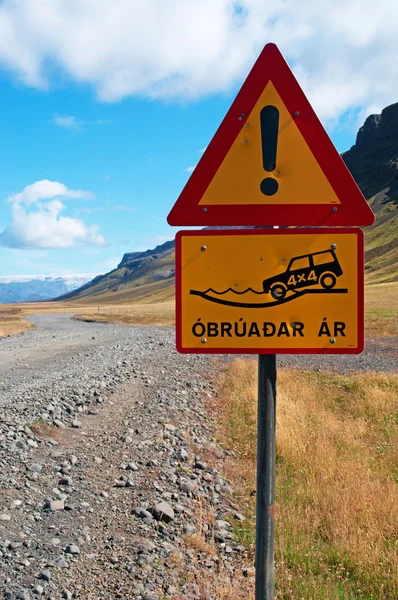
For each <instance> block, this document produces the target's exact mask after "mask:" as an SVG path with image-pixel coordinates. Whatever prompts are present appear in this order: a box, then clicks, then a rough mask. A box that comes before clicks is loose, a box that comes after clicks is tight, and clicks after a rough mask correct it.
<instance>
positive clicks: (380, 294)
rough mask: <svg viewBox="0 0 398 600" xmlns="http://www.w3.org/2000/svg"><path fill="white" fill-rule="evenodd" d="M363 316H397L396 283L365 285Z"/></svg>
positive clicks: (397, 288) (397, 284)
mask: <svg viewBox="0 0 398 600" xmlns="http://www.w3.org/2000/svg"><path fill="white" fill-rule="evenodd" d="M365 314H366V316H369V317H383V316H392V315H394V314H396V315H397V316H398V282H397V281H395V282H392V283H380V284H376V285H366V286H365Z"/></svg>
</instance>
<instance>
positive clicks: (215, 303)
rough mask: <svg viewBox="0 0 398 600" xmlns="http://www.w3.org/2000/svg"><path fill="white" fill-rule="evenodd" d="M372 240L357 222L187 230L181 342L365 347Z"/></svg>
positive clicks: (215, 348) (319, 349)
mask: <svg viewBox="0 0 398 600" xmlns="http://www.w3.org/2000/svg"><path fill="white" fill-rule="evenodd" d="M363 247H364V240H363V232H362V231H361V230H360V229H356V228H355V229H354V228H335V229H316V228H311V229H285V230H281V229H279V230H273V229H253V230H225V231H219V230H213V231H212V230H209V231H207V230H206V231H204V230H202V231H180V232H179V233H178V234H177V237H176V302H177V324H176V328H177V349H178V350H179V351H180V352H194V353H207V352H208V353H227V354H230V353H256V354H275V353H298V354H304V353H317V354H323V353H325V354H338V353H345V354H350V353H360V352H362V350H363V343H364V331H363V311H364V308H363V302H364V300H363Z"/></svg>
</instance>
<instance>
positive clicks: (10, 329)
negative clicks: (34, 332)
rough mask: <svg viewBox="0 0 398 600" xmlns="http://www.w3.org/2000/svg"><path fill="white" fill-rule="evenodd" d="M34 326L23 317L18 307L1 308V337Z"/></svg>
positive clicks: (27, 329)
mask: <svg viewBox="0 0 398 600" xmlns="http://www.w3.org/2000/svg"><path fill="white" fill-rule="evenodd" d="M33 327H34V326H33V325H32V323H29V321H25V319H23V318H22V315H21V311H20V309H18V308H0V338H1V337H6V336H8V335H15V334H17V333H23V332H24V331H29V329H32V328H33Z"/></svg>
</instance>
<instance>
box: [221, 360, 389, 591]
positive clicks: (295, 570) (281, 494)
mask: <svg viewBox="0 0 398 600" xmlns="http://www.w3.org/2000/svg"><path fill="white" fill-rule="evenodd" d="M220 392H221V394H220V400H219V404H220V405H219V409H220V414H221V423H220V436H221V438H222V441H223V443H224V444H225V445H227V447H229V448H231V449H233V450H235V451H236V452H237V455H238V458H237V459H236V460H235V462H234V464H233V465H231V469H230V473H229V474H228V476H229V477H230V478H231V479H233V480H234V483H235V487H237V489H238V491H239V490H240V492H241V503H242V506H243V507H244V510H245V511H246V514H247V515H248V516H249V519H248V520H247V521H245V522H244V524H243V527H242V526H241V528H240V530H238V531H237V533H238V535H240V536H241V538H242V541H244V542H245V543H247V544H252V543H253V541H254V520H253V515H254V514H255V513H254V499H253V497H251V496H250V491H251V490H253V489H254V488H255V452H256V413H257V408H256V407H257V400H256V397H257V369H256V365H255V363H254V362H253V361H247V360H237V361H235V362H234V363H233V366H232V367H231V368H230V369H228V370H227V371H226V373H225V374H224V376H223V382H222V385H221V390H220ZM277 404H278V412H277V423H278V433H277V532H276V582H277V598H278V599H284V600H288V599H289V600H302V599H303V600H304V599H305V600H312V599H313V600H320V599H322V600H343V599H344V600H354V599H355V600H357V599H361V600H371V599H372V600H373V599H378V600H392V599H393V598H397V597H398V547H397V541H398V540H397V535H398V491H397V482H398V454H397V451H398V443H397V442H398V416H397V409H398V377H396V376H394V375H386V374H364V375H351V376H337V375H332V374H328V373H309V372H300V371H296V370H281V371H280V375H279V384H278V399H277Z"/></svg>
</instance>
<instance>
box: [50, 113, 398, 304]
mask: <svg viewBox="0 0 398 600" xmlns="http://www.w3.org/2000/svg"><path fill="white" fill-rule="evenodd" d="M342 158H343V160H344V162H345V163H346V165H347V166H348V168H349V169H350V171H351V173H352V175H353V176H354V178H355V180H356V181H357V183H358V185H359V187H360V188H361V190H362V192H363V194H364V195H365V197H366V199H367V200H368V201H369V204H370V205H371V207H372V209H373V211H374V212H375V213H376V217H377V218H376V222H375V224H374V225H372V226H371V227H367V228H365V232H366V252H365V274H366V281H367V282H368V283H382V282H390V281H398V266H397V265H398V235H397V232H398V103H397V104H392V105H391V106H387V108H385V109H384V110H383V111H382V113H381V114H380V115H370V116H369V117H368V118H367V119H366V121H365V123H364V125H363V126H362V127H361V128H360V129H359V131H358V135H357V138H356V142H355V144H354V146H352V148H351V149H350V150H348V151H347V152H345V153H343V154H342ZM210 229H221V228H220V227H214V228H210ZM222 229H224V228H222ZM228 229H231V228H228ZM173 296H174V241H170V242H166V243H165V244H162V245H160V246H157V247H156V248H155V249H154V250H147V251H146V252H129V253H127V254H125V255H124V256H123V258H122V260H121V262H120V263H119V265H118V266H117V268H116V269H114V270H113V271H111V272H110V273H107V274H106V275H100V276H98V277H96V278H95V279H93V281H91V282H90V283H88V284H86V285H84V286H83V287H82V288H80V289H79V290H76V291H75V292H72V293H69V294H66V295H64V296H62V297H61V298H60V299H61V300H72V299H84V300H86V301H93V302H98V303H99V302H115V303H117V302H128V301H131V302H133V301H134V302H153V301H160V300H166V299H171V298H173Z"/></svg>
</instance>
